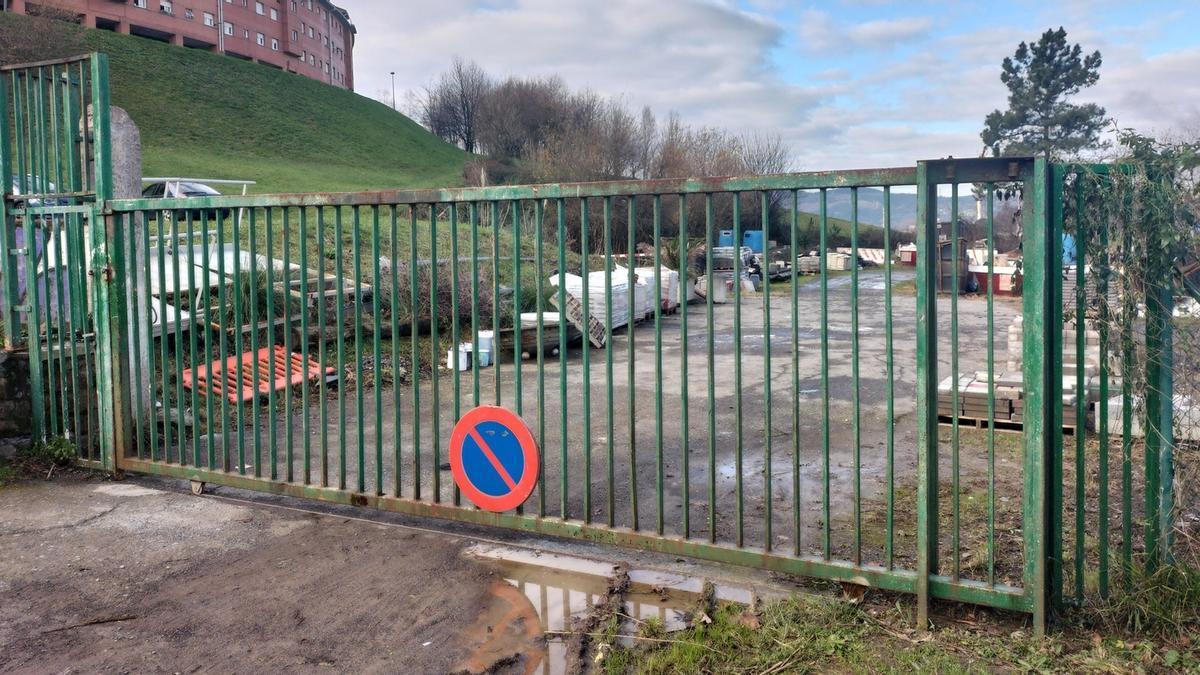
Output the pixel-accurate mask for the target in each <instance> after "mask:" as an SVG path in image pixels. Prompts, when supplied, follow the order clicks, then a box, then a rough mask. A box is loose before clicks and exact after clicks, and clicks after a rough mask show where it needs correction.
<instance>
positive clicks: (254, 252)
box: [188, 209, 262, 478]
mask: <svg viewBox="0 0 1200 675" xmlns="http://www.w3.org/2000/svg"><path fill="white" fill-rule="evenodd" d="M257 218H258V210H257V209H251V210H250V218H249V220H250V237H249V238H250V264H249V268H250V269H249V274H250V278H249V282H248V284H249V286H248V288H249V291H250V320H249V321H248V322H247V325H248V327H249V328H250V353H251V355H252V356H251V361H250V373H251V374H250V376H251V378H252V385H251V391H253V392H254V396H253V398H251V399H250V431H251V432H252V433H253V434H254V436H253V438H252V441H253V447H254V477H255V478H261V477H262V430H261V429H259V426H258V419H259V417H258V416H259V403H260V402H259V397H258V391H257V389H258V383H259V382H261V381H262V380H261V373H260V372H259V371H260V367H259V358H258V357H259V352H258V326H259V307H258V275H257V272H258V228H257ZM191 223H192V221H191V217H190V213H189V218H188V238H189V239H191V237H192V224H191ZM192 246H195V243H194V240H193V243H192ZM192 250H195V249H192ZM189 262H191V260H190V259H189ZM195 268H196V266H195V265H191V266H189V272H190V271H191V270H194V269H195ZM192 290H193V292H195V284H193V285H192ZM195 332H196V331H195V327H193V330H192V335H195ZM194 358H195V357H193V363H194ZM239 370H240V369H239ZM195 391H196V390H195V389H193V390H192V392H193V395H194V394H195ZM195 437H196V430H195V427H193V428H192V438H193V441H194V439H195Z"/></svg>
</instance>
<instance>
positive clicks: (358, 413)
mask: <svg viewBox="0 0 1200 675" xmlns="http://www.w3.org/2000/svg"><path fill="white" fill-rule="evenodd" d="M361 214H362V208H361V207H358V206H355V207H354V209H353V212H352V215H351V221H350V226H351V228H353V231H352V232H351V233H350V248H352V249H354V251H353V254H352V255H353V262H354V318H353V321H354V360H355V362H356V363H358V364H359V367H358V368H357V369H356V370H357V373H356V375H355V377H354V419H355V420H356V424H355V425H354V426H355V431H356V432H357V433H356V438H355V440H356V441H357V450H358V456H357V458H356V459H357V460H358V461H357V463H356V464H355V467H354V469H355V477H356V478H357V479H358V481H357V483H358V484H357V486H356V491H357V492H358V493H359V494H362V493H364V492H366V491H367V475H366V473H367V472H366V468H367V467H366V464H367V462H366V459H367V458H366V448H365V445H366V437H365V434H366V432H365V427H366V420H365V419H363V403H364V401H363V378H362V361H363V325H362V303H363V287H362V218H361ZM338 222H341V219H338ZM343 302H344V300H343ZM342 330H343V331H344V330H345V329H344V328H343V329H342ZM343 334H344V333H343ZM375 369H376V370H378V369H379V366H378V364H376V365H375ZM434 371H435V372H436V371H437V369H436V368H435V369H434ZM343 372H344V371H343ZM375 423H376V424H379V418H376V419H375Z"/></svg>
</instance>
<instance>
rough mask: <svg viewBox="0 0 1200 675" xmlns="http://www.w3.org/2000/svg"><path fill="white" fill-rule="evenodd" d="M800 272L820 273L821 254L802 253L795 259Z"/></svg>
mask: <svg viewBox="0 0 1200 675" xmlns="http://www.w3.org/2000/svg"><path fill="white" fill-rule="evenodd" d="M797 264H798V265H799V270H800V274H820V273H821V256H819V255H802V256H800V257H799V258H798V259H797Z"/></svg>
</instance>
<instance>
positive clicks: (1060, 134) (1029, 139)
mask: <svg viewBox="0 0 1200 675" xmlns="http://www.w3.org/2000/svg"><path fill="white" fill-rule="evenodd" d="M1099 79H1100V52H1099V51H1095V52H1092V53H1091V54H1088V55H1086V56H1084V55H1083V50H1082V49H1081V48H1080V46H1079V45H1078V44H1075V45H1071V44H1069V43H1068V42H1067V31H1066V30H1064V29H1063V28H1062V27H1059V29H1058V30H1047V31H1046V32H1045V33H1043V34H1042V37H1041V39H1039V40H1038V41H1037V42H1036V43H1034V44H1026V43H1024V42H1022V43H1021V44H1020V46H1018V47H1017V51H1016V53H1015V54H1013V55H1012V56H1010V57H1006V58H1005V59H1004V63H1003V66H1002V71H1001V73H1000V81H1001V82H1003V83H1004V84H1005V86H1007V87H1008V110H1006V111H1003V112H1002V111H1000V110H995V111H992V112H991V113H990V114H989V115H988V116H987V119H985V120H984V129H983V132H982V133H980V134H979V136H980V138H982V139H983V144H984V147H985V149H986V151H990V152H991V153H992V154H993V155H996V156H1000V155H1037V156H1041V157H1046V158H1047V159H1064V158H1067V157H1073V156H1075V155H1077V154H1079V152H1080V151H1081V150H1084V149H1087V148H1093V147H1099V146H1100V143H1099V139H1100V130H1101V129H1102V128H1103V126H1104V123H1105V118H1104V114H1105V113H1104V108H1102V107H1100V106H1098V105H1096V104H1095V103H1071V102H1070V99H1071V98H1072V97H1073V96H1075V95H1076V94H1078V93H1079V92H1080V91H1082V90H1083V89H1085V88H1087V87H1090V86H1092V85H1094V84H1096V81H1097V80H1099Z"/></svg>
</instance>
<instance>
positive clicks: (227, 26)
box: [225, 21, 233, 35]
mask: <svg viewBox="0 0 1200 675" xmlns="http://www.w3.org/2000/svg"><path fill="white" fill-rule="evenodd" d="M225 34H226V35H233V24H231V23H229V22H228V21H226V22H225Z"/></svg>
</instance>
